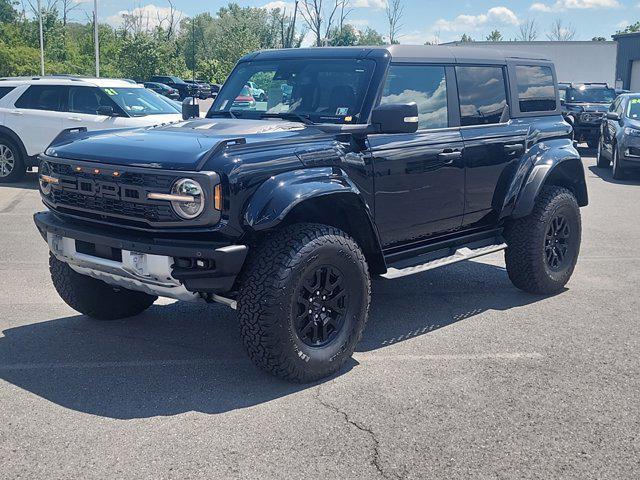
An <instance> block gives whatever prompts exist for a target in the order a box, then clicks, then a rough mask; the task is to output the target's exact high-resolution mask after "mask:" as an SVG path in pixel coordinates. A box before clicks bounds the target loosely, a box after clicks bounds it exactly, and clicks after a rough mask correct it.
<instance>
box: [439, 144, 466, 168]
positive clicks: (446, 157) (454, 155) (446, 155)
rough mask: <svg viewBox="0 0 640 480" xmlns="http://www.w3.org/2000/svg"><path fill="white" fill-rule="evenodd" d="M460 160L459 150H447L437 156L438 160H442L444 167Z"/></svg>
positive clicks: (460, 153)
mask: <svg viewBox="0 0 640 480" xmlns="http://www.w3.org/2000/svg"><path fill="white" fill-rule="evenodd" d="M460 158H462V152H461V151H460V150H453V149H450V148H447V149H446V150H443V151H442V152H440V153H439V154H438V160H442V161H443V162H444V164H445V165H450V164H452V163H453V161H454V160H458V159H460Z"/></svg>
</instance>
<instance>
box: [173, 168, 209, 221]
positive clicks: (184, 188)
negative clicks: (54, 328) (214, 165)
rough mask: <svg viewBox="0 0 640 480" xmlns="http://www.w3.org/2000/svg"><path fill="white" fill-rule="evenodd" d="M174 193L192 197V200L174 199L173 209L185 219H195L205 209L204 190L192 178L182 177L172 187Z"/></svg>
mask: <svg viewBox="0 0 640 480" xmlns="http://www.w3.org/2000/svg"><path fill="white" fill-rule="evenodd" d="M171 194H172V195H181V196H185V197H191V199H192V201H188V202H180V201H172V202H171V206H172V207H173V210H174V211H175V212H176V213H177V214H178V215H179V216H180V217H182V218H184V219H185V220H193V219H194V218H196V217H197V216H198V215H200V214H201V213H202V211H203V210H204V205H205V204H204V201H205V200H204V192H203V191H202V187H201V186H200V184H199V183H198V182H196V181H195V180H192V179H190V178H182V179H180V180H178V181H177V182H176V183H174V184H173V187H171Z"/></svg>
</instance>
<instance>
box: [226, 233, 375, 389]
mask: <svg viewBox="0 0 640 480" xmlns="http://www.w3.org/2000/svg"><path fill="white" fill-rule="evenodd" d="M319 240H321V241H323V242H335V243H336V244H338V245H340V246H341V247H342V248H344V249H346V250H349V251H350V252H351V253H352V254H353V255H354V256H355V257H356V258H357V262H358V263H359V264H360V265H361V266H362V268H363V274H364V275H365V277H366V285H367V292H366V293H367V299H366V302H367V303H366V313H368V310H369V298H370V294H371V283H370V280H369V272H368V267H367V262H366V259H365V257H364V255H363V253H362V251H361V250H360V248H359V247H358V245H357V243H356V242H355V241H354V240H353V239H352V238H351V237H349V236H348V235H347V234H345V233H344V232H342V231H341V230H339V229H337V228H334V227H331V226H327V225H321V224H309V223H307V224H304V223H302V224H293V225H289V226H287V227H285V228H283V229H281V230H278V231H276V232H274V233H272V234H270V235H269V236H268V237H267V238H265V239H264V241H263V242H262V243H260V244H259V245H258V246H257V248H256V249H255V250H254V251H253V252H252V253H251V254H250V255H249V258H248V259H247V264H246V265H245V268H244V270H243V273H242V274H241V278H240V282H239V284H240V292H239V296H238V320H239V323H240V333H241V336H242V341H243V344H244V347H245V349H246V351H247V353H248V355H249V357H250V358H251V360H252V361H253V362H254V363H255V364H256V365H257V366H258V367H259V368H261V369H263V370H265V371H266V372H268V373H270V374H272V375H274V376H276V377H280V378H283V379H285V380H288V381H293V382H300V383H303V382H311V381H315V380H318V379H319V378H322V377H324V376H326V374H320V375H317V374H313V373H310V372H308V371H306V370H304V369H303V368H300V367H299V366H297V365H296V364H295V363H294V362H293V359H292V358H291V357H290V355H288V354H287V353H288V352H287V351H286V349H284V348H282V347H283V346H282V345H280V340H279V339H276V338H274V337H272V336H270V334H269V332H270V331H273V330H274V328H275V327H274V325H275V324H276V323H277V322H280V321H282V318H281V316H280V315H278V314H277V313H276V310H277V308H276V305H277V304H278V302H279V301H280V296H281V295H280V294H281V292H282V291H283V290H284V289H285V288H286V285H287V282H288V280H289V277H290V276H291V271H292V268H293V263H294V262H295V260H296V258H299V257H303V256H304V255H305V253H310V252H312V251H313V250H314V248H316V245H317V242H318V241H319ZM366 313H365V322H366V318H367V317H368V315H367V314H366ZM363 330H364V323H362V325H361V326H360V328H358V329H356V331H355V332H354V333H353V334H352V336H351V337H350V338H349V340H348V341H347V342H346V345H347V346H348V348H350V349H351V351H349V352H348V355H345V356H344V358H343V359H342V361H339V362H335V365H334V371H337V370H338V369H339V367H340V366H341V365H342V364H343V363H344V361H345V360H346V359H347V358H349V356H350V355H351V353H352V352H353V348H354V347H355V345H356V344H357V343H358V341H359V340H360V338H361V336H362V332H363Z"/></svg>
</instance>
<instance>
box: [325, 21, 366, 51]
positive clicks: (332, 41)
mask: <svg viewBox="0 0 640 480" xmlns="http://www.w3.org/2000/svg"><path fill="white" fill-rule="evenodd" d="M359 37H360V32H358V30H357V29H356V28H355V27H354V26H353V25H349V24H346V25H344V26H343V27H342V28H340V27H334V28H333V29H332V30H331V32H329V39H328V40H329V41H328V43H329V45H330V46H332V47H350V46H354V45H358V41H359Z"/></svg>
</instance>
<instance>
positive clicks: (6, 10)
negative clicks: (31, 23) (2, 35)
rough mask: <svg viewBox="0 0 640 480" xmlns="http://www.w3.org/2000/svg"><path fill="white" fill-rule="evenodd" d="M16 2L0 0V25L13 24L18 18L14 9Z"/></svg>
mask: <svg viewBox="0 0 640 480" xmlns="http://www.w3.org/2000/svg"><path fill="white" fill-rule="evenodd" d="M14 5H17V2H14V1H12V0H0V23H13V22H15V21H16V20H17V18H18V12H16V9H15V8H14Z"/></svg>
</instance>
